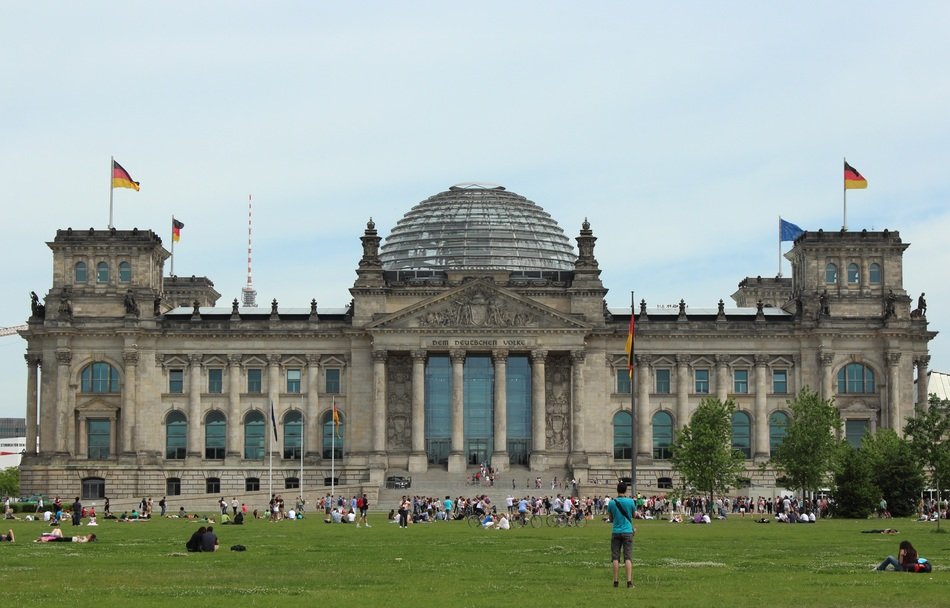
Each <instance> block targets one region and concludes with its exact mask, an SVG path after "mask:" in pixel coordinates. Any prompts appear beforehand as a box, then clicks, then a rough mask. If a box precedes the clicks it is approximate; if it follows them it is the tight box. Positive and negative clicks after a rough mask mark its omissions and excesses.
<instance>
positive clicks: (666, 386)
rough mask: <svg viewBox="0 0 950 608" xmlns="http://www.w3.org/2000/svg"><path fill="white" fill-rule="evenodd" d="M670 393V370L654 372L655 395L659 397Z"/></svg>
mask: <svg viewBox="0 0 950 608" xmlns="http://www.w3.org/2000/svg"><path fill="white" fill-rule="evenodd" d="M670 392H671V390H670V370H668V369H658V370H656V393H657V394H660V395H668V394H670Z"/></svg>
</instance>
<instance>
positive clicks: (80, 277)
mask: <svg viewBox="0 0 950 608" xmlns="http://www.w3.org/2000/svg"><path fill="white" fill-rule="evenodd" d="M88 280H89V269H88V267H87V266H86V263H85V262H76V265H75V266H73V282H74V283H85V282H87V281H88Z"/></svg>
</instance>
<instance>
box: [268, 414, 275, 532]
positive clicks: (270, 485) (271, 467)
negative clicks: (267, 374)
mask: <svg viewBox="0 0 950 608" xmlns="http://www.w3.org/2000/svg"><path fill="white" fill-rule="evenodd" d="M270 420H271V422H270V425H269V426H270V427H271V432H270V433H268V434H267V451H268V453H270V464H269V465H268V466H267V493H268V494H269V495H270V496H268V500H270V499H271V498H272V497H273V496H274V450H273V447H272V443H271V442H272V441H273V440H272V439H271V437H272V436H273V434H274V402H273V401H271V403H270ZM270 515H271V514H270V513H268V514H267V516H268V517H270Z"/></svg>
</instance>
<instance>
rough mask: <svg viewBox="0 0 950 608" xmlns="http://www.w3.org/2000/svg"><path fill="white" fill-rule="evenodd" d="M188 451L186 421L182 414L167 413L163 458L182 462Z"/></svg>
mask: <svg viewBox="0 0 950 608" xmlns="http://www.w3.org/2000/svg"><path fill="white" fill-rule="evenodd" d="M187 450H188V419H187V418H185V415H184V414H183V413H182V412H179V411H177V410H176V411H174V412H169V413H168V416H166V417H165V458H167V459H169V460H184V459H185V454H186V452H187Z"/></svg>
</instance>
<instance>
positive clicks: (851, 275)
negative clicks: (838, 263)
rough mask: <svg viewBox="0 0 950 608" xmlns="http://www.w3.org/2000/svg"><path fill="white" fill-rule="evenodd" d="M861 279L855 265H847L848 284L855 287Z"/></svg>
mask: <svg viewBox="0 0 950 608" xmlns="http://www.w3.org/2000/svg"><path fill="white" fill-rule="evenodd" d="M860 278H861V271H860V270H858V265H857V264H853V263H852V264H848V284H849V285H857V284H858V280H859V279H860Z"/></svg>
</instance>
